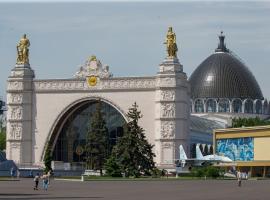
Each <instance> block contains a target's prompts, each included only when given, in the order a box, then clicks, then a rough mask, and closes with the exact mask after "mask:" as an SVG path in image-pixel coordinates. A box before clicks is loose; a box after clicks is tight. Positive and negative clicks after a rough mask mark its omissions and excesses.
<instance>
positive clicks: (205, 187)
mask: <svg viewBox="0 0 270 200" xmlns="http://www.w3.org/2000/svg"><path fill="white" fill-rule="evenodd" d="M33 185H34V182H33V179H20V181H0V199H1V200H2V199H27V200H32V199H40V200H43V199H67V200H69V199H93V200H94V199H101V200H103V199H104V200H107V199H108V200H152V199H153V200H174V199H179V200H189V199H192V200H196V199H198V200H225V199H226V200H228V199H229V200H233V199H237V200H242V199H244V200H251V199H252V200H255V199H256V200H267V199H270V180H248V181H243V184H242V187H238V186H237V182H236V180H170V181H86V182H79V181H63V180H52V181H51V184H50V186H49V189H48V191H44V190H42V189H41V188H40V189H39V190H38V191H35V190H33Z"/></svg>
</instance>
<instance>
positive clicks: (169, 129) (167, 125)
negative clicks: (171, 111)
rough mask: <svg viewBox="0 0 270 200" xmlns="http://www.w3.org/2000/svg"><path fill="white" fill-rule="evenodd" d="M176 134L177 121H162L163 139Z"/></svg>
mask: <svg viewBox="0 0 270 200" xmlns="http://www.w3.org/2000/svg"><path fill="white" fill-rule="evenodd" d="M174 136H175V122H174V121H162V122H161V137H162V138H163V139H172V138H174Z"/></svg>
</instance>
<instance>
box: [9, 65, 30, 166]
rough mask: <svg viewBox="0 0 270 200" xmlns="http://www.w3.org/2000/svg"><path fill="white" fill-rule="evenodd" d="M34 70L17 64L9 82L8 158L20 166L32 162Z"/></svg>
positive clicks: (28, 66) (28, 164)
mask: <svg viewBox="0 0 270 200" xmlns="http://www.w3.org/2000/svg"><path fill="white" fill-rule="evenodd" d="M34 76H35V75H34V71H33V70H32V69H31V68H30V65H29V64H22V65H15V67H14V68H13V69H12V70H11V75H10V76H9V78H8V84H7V108H8V111H7V143H6V144H7V147H6V153H7V159H11V160H14V162H15V163H16V164H18V165H19V166H30V165H31V164H32V94H33V78H34Z"/></svg>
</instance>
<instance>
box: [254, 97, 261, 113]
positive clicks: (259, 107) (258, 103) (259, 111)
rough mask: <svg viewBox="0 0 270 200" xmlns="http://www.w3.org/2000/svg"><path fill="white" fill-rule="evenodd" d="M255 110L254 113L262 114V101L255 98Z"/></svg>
mask: <svg viewBox="0 0 270 200" xmlns="http://www.w3.org/2000/svg"><path fill="white" fill-rule="evenodd" d="M255 112H256V114H262V101H261V100H256V103H255Z"/></svg>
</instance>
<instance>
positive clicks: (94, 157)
mask: <svg viewBox="0 0 270 200" xmlns="http://www.w3.org/2000/svg"><path fill="white" fill-rule="evenodd" d="M90 123H91V126H90V129H89V131H88V134H87V138H86V145H85V151H86V164H87V168H88V169H95V170H100V174H101V175H102V168H103V166H104V163H105V160H106V158H107V157H108V146H109V145H108V143H109V138H108V129H107V127H106V122H105V120H104V118H103V113H102V111H101V102H100V101H98V103H97V106H96V111H95V113H94V115H93V117H92V120H91V122H90Z"/></svg>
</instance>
